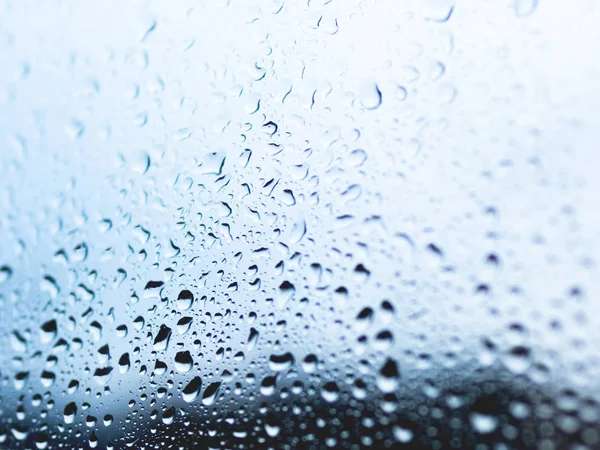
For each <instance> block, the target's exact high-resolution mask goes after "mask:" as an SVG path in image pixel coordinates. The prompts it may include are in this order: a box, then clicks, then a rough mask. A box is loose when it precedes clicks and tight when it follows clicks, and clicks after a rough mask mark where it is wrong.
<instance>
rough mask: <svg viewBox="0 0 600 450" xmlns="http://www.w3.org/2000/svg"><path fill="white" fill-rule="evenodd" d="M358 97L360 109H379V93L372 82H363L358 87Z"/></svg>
mask: <svg viewBox="0 0 600 450" xmlns="http://www.w3.org/2000/svg"><path fill="white" fill-rule="evenodd" d="M358 96H359V98H360V103H361V105H362V107H363V108H365V109H368V110H373V109H377V108H379V106H380V105H381V101H382V95H381V91H380V90H379V86H377V83H375V82H374V81H370V80H365V81H363V82H362V83H361V85H360V87H359V90H358Z"/></svg>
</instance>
